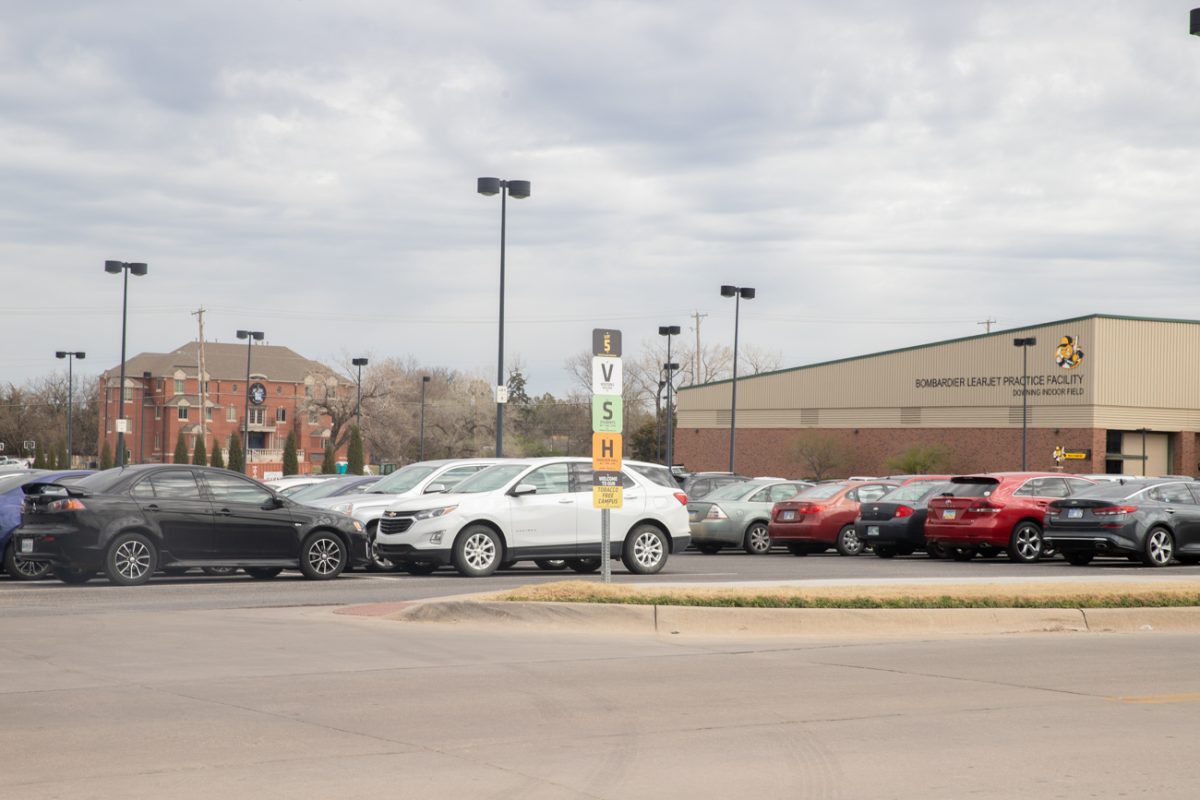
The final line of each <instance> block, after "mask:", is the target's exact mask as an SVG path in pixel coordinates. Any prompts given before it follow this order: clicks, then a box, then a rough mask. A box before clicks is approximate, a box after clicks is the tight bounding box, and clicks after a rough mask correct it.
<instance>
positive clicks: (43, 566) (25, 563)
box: [4, 540, 50, 581]
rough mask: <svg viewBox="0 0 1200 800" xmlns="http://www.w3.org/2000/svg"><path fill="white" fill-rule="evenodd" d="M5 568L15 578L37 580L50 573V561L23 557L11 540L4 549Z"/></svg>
mask: <svg viewBox="0 0 1200 800" xmlns="http://www.w3.org/2000/svg"><path fill="white" fill-rule="evenodd" d="M4 570H5V572H7V573H8V574H9V577H11V578H13V579H15V580H18V581H36V580H38V579H39V578H44V577H46V576H47V575H48V574H49V573H50V562H48V561H30V560H28V559H25V558H21V557H20V556H18V555H17V553H16V545H15V544H14V543H13V542H12V541H11V540H10V541H9V543H8V547H7V548H6V549H5V550H4Z"/></svg>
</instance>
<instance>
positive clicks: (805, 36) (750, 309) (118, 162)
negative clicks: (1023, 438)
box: [0, 0, 1200, 393]
mask: <svg viewBox="0 0 1200 800" xmlns="http://www.w3.org/2000/svg"><path fill="white" fill-rule="evenodd" d="M1195 5H1200V2H1197V0H1154V1H1153V2H1150V1H1149V0H1144V1H1142V2H1137V1H1135V0H1088V2H1082V0H1058V1H1057V2H1053V3H1047V2H1044V0H1030V1H1029V2H1025V1H1023V0H1003V2H1001V1H999V0H998V1H997V2H971V0H945V1H944V2H937V1H936V0H922V1H920V2H918V1H917V0H908V1H904V0H901V1H900V2H895V1H893V2H883V1H882V0H877V1H872V2H867V1H866V0H839V2H836V3H835V2H829V1H828V0H820V1H818V0H778V2H776V1H774V0H763V1H762V2H744V3H731V2H726V1H725V0H713V1H711V2H705V1H704V0H691V1H689V2H682V0H680V1H679V2H670V1H664V2H586V1H585V0H578V1H576V2H570V3H564V2H553V1H552V0H543V1H539V0H505V2H502V3H497V2H449V1H448V2H441V3H429V2H422V3H418V2H402V1H401V2H397V1H396V0H379V1H378V2H368V1H365V0H339V2H337V3H333V2H318V1H317V0H262V1H261V2H256V1H255V0H242V1H241V2H222V1H221V0H217V1H216V2H214V0H205V1H204V2H194V1H193V0H172V2H161V0H152V1H151V2H119V1H118V0H110V1H109V2H104V3H96V2H75V3H72V2H67V1H66V0H63V1H62V2H52V3H48V2H44V0H38V1H37V2H26V1H25V0H7V2H6V3H5V4H4V6H5V13H4V14H3V16H2V17H0V187H2V190H0V230H2V235H0V270H2V273H3V286H4V303H3V310H2V311H0V381H3V382H8V381H13V382H18V383H19V382H22V381H24V380H25V379H27V378H31V377H36V376H39V375H44V374H47V373H49V372H51V371H53V370H55V369H59V368H61V366H62V364H63V362H56V361H55V360H54V358H53V355H54V351H55V350H57V349H82V350H86V351H87V352H88V361H87V362H86V364H82V365H80V366H81V368H84V369H87V370H89V371H91V370H97V371H98V370H99V369H101V368H108V367H112V366H115V365H116V364H117V363H118V361H119V356H120V308H121V282H120V279H119V278H118V277H116V276H112V275H108V274H106V273H105V272H104V271H103V262H104V260H105V259H119V260H125V261H145V262H148V263H149V265H150V272H149V275H148V276H146V277H144V278H133V279H131V281H130V286H129V340H128V341H129V345H128V347H129V353H130V355H133V354H135V353H138V352H142V351H159V352H161V351H167V350H171V349H173V348H175V347H177V346H179V345H181V344H183V343H185V342H187V341H189V340H191V339H193V338H194V337H195V335H196V326H195V317H194V316H192V315H191V313H190V312H191V311H194V310H195V309H197V308H199V307H200V306H203V307H205V308H206V309H208V313H207V319H206V333H207V334H208V337H209V338H210V339H213V338H215V339H217V340H220V341H231V340H233V339H234V332H235V331H236V330H237V329H238V328H255V329H261V330H264V331H266V333H267V338H268V339H269V341H270V342H271V343H272V344H277V345H287V346H289V347H292V348H293V349H295V350H297V351H299V352H301V353H302V354H304V355H305V356H308V357H311V358H317V359H323V360H329V361H336V360H338V359H339V358H340V357H341V356H344V355H369V356H371V357H374V358H376V359H382V358H384V357H387V356H398V357H402V358H412V359H414V360H416V361H417V362H419V363H422V364H425V365H430V366H446V367H451V368H454V369H460V370H466V371H472V372H473V371H479V372H481V373H482V374H485V375H486V374H494V371H495V363H496V332H497V331H496V328H497V325H496V320H497V303H498V283H499V238H500V237H499V234H500V198H499V197H490V198H487V197H483V196H480V195H478V194H477V193H476V191H475V180H476V178H477V177H479V176H497V177H501V178H514V179H527V180H529V181H531V182H532V196H531V197H530V198H529V199H526V200H510V201H509V203H508V212H509V213H508V247H507V264H508V286H507V301H506V316H507V323H508V324H507V326H506V338H507V341H506V345H507V346H506V351H507V353H508V355H509V358H510V359H512V358H516V357H519V358H520V359H521V361H522V362H523V363H524V364H525V366H526V368H527V373H528V380H529V388H530V390H531V392H537V393H541V392H543V391H552V392H555V393H558V392H560V391H563V390H564V389H566V388H567V387H568V386H569V384H570V379H569V378H568V376H567V373H566V371H565V369H564V362H565V361H566V360H567V359H568V358H569V357H570V356H572V355H574V354H576V353H579V352H581V351H583V350H586V349H587V348H588V347H589V346H590V331H591V329H592V328H594V327H602V326H603V327H615V328H620V329H621V330H622V331H623V332H624V337H625V342H626V345H625V349H626V354H627V355H635V354H636V353H637V352H639V351H640V350H641V349H642V347H643V346H648V345H651V344H654V343H655V340H657V339H658V337H657V336H656V332H657V326H659V325H666V324H678V325H680V326H682V327H683V329H684V335H685V336H687V337H692V338H690V339H689V340H693V339H694V336H695V333H694V325H695V322H694V318H693V317H692V315H693V314H696V313H699V314H705V315H707V316H704V317H701V320H702V322H701V330H700V333H701V337H702V339H703V341H704V342H706V343H717V342H719V343H722V344H730V343H731V341H732V335H733V301H732V300H726V299H723V298H721V297H720V295H719V286H720V285H721V284H723V283H733V284H739V285H744V286H753V287H755V288H756V289H757V290H758V297H757V298H756V299H755V300H753V301H750V302H748V303H743V305H742V314H741V340H742V342H744V343H748V344H751V345H754V346H755V347H757V348H760V349H762V350H767V351H774V352H777V353H778V354H779V357H780V363H781V365H783V366H795V365H799V364H805V363H811V362H815V361H822V360H827V359H832V358H841V357H846V356H852V355H857V354H862V353H867V352H873V351H878V350H883V349H889V348H892V347H900V346H906V345H910V344H919V343H924V342H930V341H936V340H940V339H947V338H954V337H958V336H967V335H973V334H976V333H982V332H983V330H984V327H983V326H982V325H980V324H979V323H980V322H981V321H983V320H986V319H994V320H996V321H997V324H996V327H997V328H1001V329H1003V328H1011V327H1017V326H1020V325H1026V324H1032V323H1038V322H1045V321H1050V320H1054V319H1061V318H1065V317H1071V316H1079V315H1085V314H1090V313H1096V312H1102V313H1114V314H1130V315H1145V316H1162V317H1180V318H1189V319H1196V318H1200V213H1197V212H1198V198H1200V38H1197V37H1194V36H1189V35H1188V31H1187V23H1188V11H1189V9H1190V8H1191V7H1192V6H1195Z"/></svg>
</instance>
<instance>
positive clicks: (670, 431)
mask: <svg viewBox="0 0 1200 800" xmlns="http://www.w3.org/2000/svg"><path fill="white" fill-rule="evenodd" d="M679 330H680V329H679V326H678V325H659V326H658V335H659V336H665V337H667V467H670V466H671V465H672V464H674V463H675V461H674V460H673V459H674V458H675V449H674V447H673V445H674V442H675V426H674V424H673V419H674V416H673V410H674V404H673V403H672V401H671V389H672V388H673V383H672V381H671V377H672V373H673V372H674V371H675V370H677V369H679V365H678V364H675V363H672V361H671V337H672V336H678V335H679Z"/></svg>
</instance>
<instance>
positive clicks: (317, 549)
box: [300, 531, 349, 581]
mask: <svg viewBox="0 0 1200 800" xmlns="http://www.w3.org/2000/svg"><path fill="white" fill-rule="evenodd" d="M347 555H348V550H347V548H346V543H345V542H343V541H342V538H341V537H340V536H338V535H337V534H336V533H332V532H330V531H315V532H313V533H310V534H309V535H308V538H306V539H305V540H304V544H302V545H300V571H301V572H302V573H304V577H306V578H308V579H309V580H312V581H327V580H332V579H333V578H336V577H337V576H338V575H341V574H342V572H343V571H344V570H345V569H346V562H347V561H348V560H349V559H348V558H347Z"/></svg>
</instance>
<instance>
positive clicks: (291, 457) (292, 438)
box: [283, 431, 300, 475]
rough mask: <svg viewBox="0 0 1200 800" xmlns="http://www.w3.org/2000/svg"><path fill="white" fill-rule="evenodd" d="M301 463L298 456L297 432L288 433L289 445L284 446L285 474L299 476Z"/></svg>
mask: <svg viewBox="0 0 1200 800" xmlns="http://www.w3.org/2000/svg"><path fill="white" fill-rule="evenodd" d="M299 472H300V462H299V460H298V458H297V456H296V432H295V431H288V438H287V444H285V445H284V446H283V474H284V475H297V474H299Z"/></svg>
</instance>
